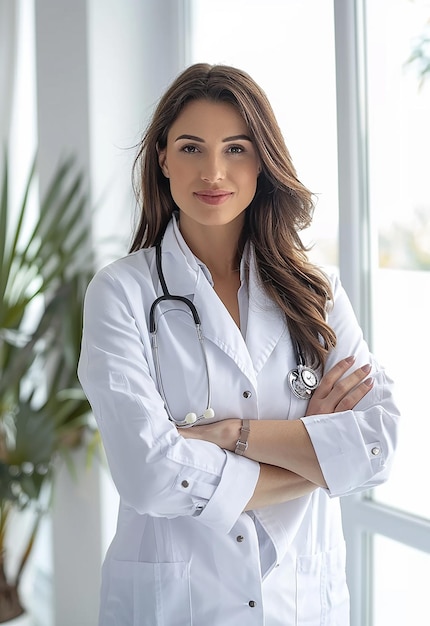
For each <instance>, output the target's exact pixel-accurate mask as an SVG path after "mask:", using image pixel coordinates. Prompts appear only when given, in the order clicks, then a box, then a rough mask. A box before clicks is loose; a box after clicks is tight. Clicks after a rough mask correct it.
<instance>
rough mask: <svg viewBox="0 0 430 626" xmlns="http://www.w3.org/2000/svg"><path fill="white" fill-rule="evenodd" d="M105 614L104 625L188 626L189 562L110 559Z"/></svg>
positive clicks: (189, 615) (189, 609) (189, 607)
mask: <svg viewBox="0 0 430 626" xmlns="http://www.w3.org/2000/svg"><path fill="white" fill-rule="evenodd" d="M106 613H107V615H108V616H109V617H110V618H111V620H112V621H109V619H107V621H106V622H104V621H103V620H102V621H101V624H102V625H103V626H105V624H106V626H107V625H109V626H110V625H111V624H112V626H113V625H114V624H115V626H118V624H121V626H184V624H187V625H188V624H190V625H191V624H192V620H191V598H190V576H189V564H188V563H185V562H180V563H142V562H130V561H113V562H112V563H111V576H110V589H109V592H108V598H107V607H106ZM112 618H113V619H112Z"/></svg>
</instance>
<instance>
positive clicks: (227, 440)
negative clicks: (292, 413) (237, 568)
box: [180, 357, 373, 510]
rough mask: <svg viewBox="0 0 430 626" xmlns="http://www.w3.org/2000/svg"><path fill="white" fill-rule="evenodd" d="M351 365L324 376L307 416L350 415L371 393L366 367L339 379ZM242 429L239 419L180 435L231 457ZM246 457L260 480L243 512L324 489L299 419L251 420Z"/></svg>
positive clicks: (350, 359)
mask: <svg viewBox="0 0 430 626" xmlns="http://www.w3.org/2000/svg"><path fill="white" fill-rule="evenodd" d="M353 363H354V358H353V357H348V358H347V359H343V360H342V361H339V363H337V364H336V365H335V366H334V367H332V369H331V370H329V371H328V372H327V373H326V374H325V375H324V376H323V378H322V379H321V383H320V385H319V387H318V389H317V390H316V391H315V392H314V395H313V396H312V398H311V400H310V401H309V404H308V408H307V411H306V416H307V415H319V414H329V413H337V412H341V411H348V410H350V409H352V408H353V407H354V406H355V405H356V404H357V403H358V402H359V401H360V400H361V399H362V398H363V397H364V396H365V395H366V393H368V392H369V391H370V390H371V388H372V385H373V381H372V379H369V378H367V376H368V374H369V371H370V366H363V367H362V368H358V369H356V370H354V371H353V372H352V373H350V374H349V375H348V376H345V378H342V376H343V375H344V374H346V372H347V371H348V370H349V369H350V368H351V367H352V365H353ZM241 423H242V422H241V420H240V419H227V420H223V421H221V422H216V423H213V424H208V425H206V426H194V427H193V428H189V429H182V430H180V433H181V435H182V436H183V437H186V438H188V439H203V440H205V441H210V442H212V443H214V444H216V445H218V446H220V447H221V448H224V449H225V450H230V451H234V449H235V446H236V442H237V440H238V439H239V434H240V427H241ZM245 456H247V457H248V458H250V459H253V460H254V461H258V462H259V463H260V477H259V480H258V482H257V486H256V488H255V491H254V494H253V496H252V498H251V500H250V501H249V502H248V505H247V507H246V509H247V510H249V509H254V508H259V507H263V506H268V505H270V504H276V503H279V502H286V501H287V500H293V499H295V498H298V497H300V496H303V495H305V494H308V493H311V492H312V491H314V490H315V489H317V488H318V487H327V485H326V482H325V480H324V476H323V474H322V472H321V468H320V465H319V463H318V459H317V457H316V454H315V451H314V448H313V446H312V442H311V440H310V438H309V436H308V433H307V431H306V428H305V426H304V424H303V422H302V421H301V420H300V419H298V420H261V421H260V420H252V421H251V432H250V434H249V437H248V449H247V450H246V453H245Z"/></svg>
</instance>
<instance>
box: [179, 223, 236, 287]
mask: <svg viewBox="0 0 430 626" xmlns="http://www.w3.org/2000/svg"><path fill="white" fill-rule="evenodd" d="M183 222H185V223H183ZM179 228H180V231H181V234H182V236H183V238H184V240H185V241H186V243H187V245H188V247H189V248H190V250H191V251H192V252H193V254H195V256H196V257H197V258H198V259H200V261H202V263H204V264H205V265H206V267H207V268H208V269H209V271H210V273H211V274H212V276H218V277H227V276H229V275H231V274H233V273H236V272H237V271H238V269H239V265H240V256H241V252H242V251H241V250H239V239H240V234H241V232H242V224H240V225H239V224H227V225H222V226H204V225H200V224H197V225H194V224H193V228H192V229H190V228H188V227H187V223H186V220H182V221H180V224H179Z"/></svg>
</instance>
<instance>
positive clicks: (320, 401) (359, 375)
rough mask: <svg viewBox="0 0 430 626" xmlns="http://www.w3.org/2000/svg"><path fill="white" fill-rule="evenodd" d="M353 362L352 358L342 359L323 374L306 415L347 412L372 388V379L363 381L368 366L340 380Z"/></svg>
mask: <svg viewBox="0 0 430 626" xmlns="http://www.w3.org/2000/svg"><path fill="white" fill-rule="evenodd" d="M354 361H355V359H354V357H348V358H347V359H343V360H342V361H339V363H336V365H334V366H333V367H332V368H331V369H330V370H329V371H328V372H327V373H326V374H324V376H323V377H322V379H321V382H320V384H319V387H318V388H317V389H316V390H315V391H314V394H313V396H312V398H311V400H310V401H309V404H308V408H307V411H306V415H320V414H326V413H340V412H341V411H349V410H350V409H353V408H354V407H355V405H356V404H357V402H359V401H360V400H361V399H362V398H364V396H365V395H366V393H368V392H369V391H370V390H371V389H372V387H373V379H371V378H367V379H366V380H364V379H365V378H366V377H367V376H368V374H369V372H370V370H371V366H370V365H363V367H360V368H358V369H356V370H355V371H354V372H352V374H349V375H348V376H346V377H345V378H342V380H341V377H342V376H343V375H344V374H345V372H347V371H348V369H349V368H350V367H351V366H352V365H353V363H354Z"/></svg>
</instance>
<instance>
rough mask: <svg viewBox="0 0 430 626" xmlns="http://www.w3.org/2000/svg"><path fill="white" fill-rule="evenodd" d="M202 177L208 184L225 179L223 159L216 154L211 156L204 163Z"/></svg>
mask: <svg viewBox="0 0 430 626" xmlns="http://www.w3.org/2000/svg"><path fill="white" fill-rule="evenodd" d="M200 177H201V179H202V180H204V181H205V182H207V183H216V182H218V181H220V180H222V179H223V178H224V177H225V167H224V163H223V160H222V158H221V157H220V156H219V155H216V154H212V155H211V154H209V155H207V156H206V158H205V159H204V161H203V163H202V169H201V172H200Z"/></svg>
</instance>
